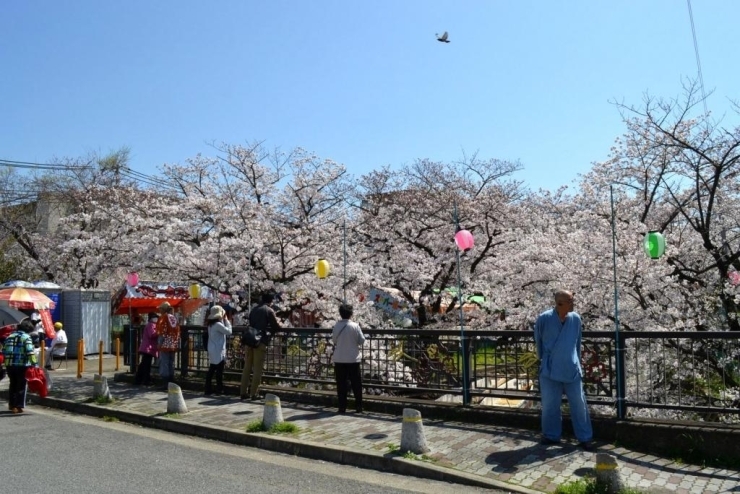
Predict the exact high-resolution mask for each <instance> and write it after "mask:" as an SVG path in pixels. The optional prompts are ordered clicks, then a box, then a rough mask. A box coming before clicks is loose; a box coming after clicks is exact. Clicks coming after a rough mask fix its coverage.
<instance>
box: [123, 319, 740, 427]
mask: <svg viewBox="0 0 740 494" xmlns="http://www.w3.org/2000/svg"><path fill="white" fill-rule="evenodd" d="M244 329H245V328H243V327H235V328H234V334H233V335H232V336H230V337H229V338H228V339H227V354H226V372H225V374H226V378H227V379H229V378H231V379H235V378H236V376H235V375H234V374H237V373H238V374H240V373H241V371H242V367H243V351H242V348H241V345H240V333H241V332H242V331H243V330H244ZM205 332H206V328H204V327H202V326H185V327H183V328H182V334H183V347H182V351H181V352H180V355H179V356H178V360H177V362H176V365H177V366H178V368H179V369H180V371H181V373H182V374H184V375H187V374H188V373H192V372H201V371H202V372H204V371H205V370H207V369H208V354H207V351H206V348H205V345H204V342H205V338H204V334H205ZM363 332H364V333H365V336H366V338H367V342H366V344H365V347H364V348H363V350H362V370H363V386H364V388H365V392H366V393H368V394H390V395H395V396H409V397H414V398H420V399H429V400H438V399H441V400H446V401H457V402H461V398H462V396H463V388H464V387H467V390H468V391H469V394H470V396H471V397H472V400H473V403H474V404H478V405H482V406H508V407H521V408H528V407H532V406H536V405H537V403H538V402H539V399H540V397H539V391H538V384H537V374H538V372H537V371H538V365H539V362H538V360H537V356H536V351H535V344H534V335H533V333H532V332H531V331H470V332H469V334H466V342H467V349H468V352H469V359H468V361H469V362H470V367H471V368H470V373H469V375H470V381H469V382H467V383H465V382H463V379H462V376H463V372H462V361H463V360H462V358H461V357H462V349H463V345H461V340H460V332H459V331H458V330H406V329H404V330H373V329H369V330H363ZM134 340H135V341H137V340H138V337H135V339H134ZM582 341H583V347H582V352H581V353H582V366H583V372H584V387H585V391H586V397H587V400H588V402H589V404H590V405H593V406H595V407H597V410H598V412H599V413H604V414H615V413H616V412H615V409H616V404H617V403H618V402H619V400H620V398H621V401H622V402H623V403H624V406H625V409H629V410H642V411H643V413H648V414H652V415H653V416H669V415H670V413H669V412H668V411H674V412H678V413H679V414H680V418H687V417H691V418H695V417H700V418H702V419H704V420H736V419H737V418H739V417H740V334H735V333H728V332H720V333H718V332H692V333H681V332H641V333H630V332H622V333H621V334H620V344H621V345H623V346H624V348H623V352H622V354H623V355H624V359H625V360H624V363H623V367H622V368H623V369H624V371H623V376H621V378H622V379H623V382H621V383H619V382H618V381H617V373H616V360H615V359H616V355H617V353H618V352H617V351H616V342H615V338H614V333H611V332H600V331H599V332H596V331H586V332H584V333H583V338H582ZM136 346H138V345H136ZM129 351H130V349H129ZM332 353H333V345H332V343H331V332H330V331H327V330H325V329H315V328H286V329H285V331H284V332H280V333H278V334H276V335H275V337H274V338H273V339H272V341H271V342H270V344H269V346H268V349H267V356H266V361H265V370H264V379H265V380H266V381H267V382H278V383H280V384H281V385H284V386H292V387H298V388H300V387H314V388H321V389H329V388H333V386H334V384H335V380H334V369H333V366H332V363H331V357H332ZM132 359H133V360H134V361H135V360H136V357H135V356H134V355H130V356H129V358H128V360H129V362H130V361H131V360H132ZM620 384H621V386H620ZM620 390H624V396H621V397H620V396H619V394H620V393H619V392H620ZM649 410H652V412H649ZM660 410H662V412H659V411H660ZM696 414H701V415H699V416H697V415H696ZM674 415H675V414H674Z"/></svg>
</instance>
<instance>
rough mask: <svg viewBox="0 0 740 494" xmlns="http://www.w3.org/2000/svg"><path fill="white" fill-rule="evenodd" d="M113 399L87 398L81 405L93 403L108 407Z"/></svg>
mask: <svg viewBox="0 0 740 494" xmlns="http://www.w3.org/2000/svg"><path fill="white" fill-rule="evenodd" d="M114 401H116V400H115V398H108V397H107V396H98V397H97V398H88V399H86V400H84V401H83V403H95V404H96V405H110V404H111V403H113V402H114Z"/></svg>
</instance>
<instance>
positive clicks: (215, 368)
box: [205, 360, 226, 395]
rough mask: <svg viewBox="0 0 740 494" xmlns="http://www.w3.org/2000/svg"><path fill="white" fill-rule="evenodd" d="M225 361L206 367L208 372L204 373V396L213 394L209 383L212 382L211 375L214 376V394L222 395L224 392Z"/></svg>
mask: <svg viewBox="0 0 740 494" xmlns="http://www.w3.org/2000/svg"><path fill="white" fill-rule="evenodd" d="M225 366H226V361H225V360H222V361H221V362H220V363H218V364H211V365H209V366H208V372H207V373H206V390H205V392H206V394H207V395H209V394H211V393H213V388H212V387H211V382H212V381H213V375H214V374H216V393H218V394H222V393H223V392H224V367H225Z"/></svg>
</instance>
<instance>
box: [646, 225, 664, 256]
mask: <svg viewBox="0 0 740 494" xmlns="http://www.w3.org/2000/svg"><path fill="white" fill-rule="evenodd" d="M643 247H644V248H645V253H646V254H647V255H648V256H650V258H651V259H659V258H660V257H661V256H663V254H665V237H664V236H663V234H662V233H660V232H648V233H647V235H645V240H644V241H643Z"/></svg>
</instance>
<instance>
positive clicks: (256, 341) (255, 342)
mask: <svg viewBox="0 0 740 494" xmlns="http://www.w3.org/2000/svg"><path fill="white" fill-rule="evenodd" d="M261 341H262V336H261V335H260V330H259V329H257V328H253V327H252V326H249V327H248V328H247V330H246V331H244V332H243V333H242V345H246V346H248V347H249V348H257V347H258V346H260V342H261Z"/></svg>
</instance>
